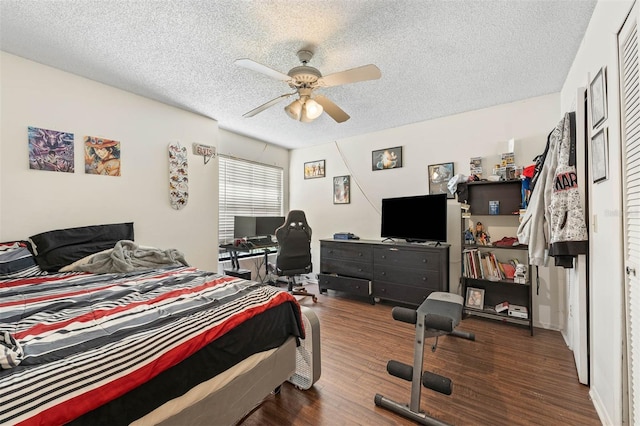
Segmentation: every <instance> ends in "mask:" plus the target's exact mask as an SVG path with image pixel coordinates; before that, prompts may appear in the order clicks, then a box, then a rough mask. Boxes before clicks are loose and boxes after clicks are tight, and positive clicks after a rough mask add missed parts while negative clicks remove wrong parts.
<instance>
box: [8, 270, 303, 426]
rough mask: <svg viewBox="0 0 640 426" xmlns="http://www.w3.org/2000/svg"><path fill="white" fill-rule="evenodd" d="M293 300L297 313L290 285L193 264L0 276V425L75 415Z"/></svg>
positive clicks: (54, 421)
mask: <svg viewBox="0 0 640 426" xmlns="http://www.w3.org/2000/svg"><path fill="white" fill-rule="evenodd" d="M287 302H293V304H294V305H295V306H296V310H297V314H298V316H299V306H298V305H297V303H296V302H295V298H293V297H292V296H291V295H290V294H289V293H287V292H285V291H282V290H280V289H278V288H275V287H271V286H267V285H263V284H259V283H255V282H251V281H245V280H242V279H239V278H234V277H229V276H224V275H217V274H214V273H211V272H205V271H201V270H198V269H195V268H190V267H181V268H168V269H156V270H149V271H145V272H137V273H127V274H86V273H74V274H53V275H49V276H45V277H36V278H27V279H15V280H5V281H0V335H3V336H9V337H10V339H9V340H10V342H5V343H2V339H0V345H4V347H5V348H7V347H9V346H10V345H11V344H12V343H13V344H14V345H15V347H14V349H13V350H14V352H15V353H14V361H13V362H9V363H8V364H10V365H5V369H2V370H0V424H2V425H4V424H25V425H27V424H55V425H57V424H63V423H65V422H68V421H70V420H73V419H74V418H76V417H78V416H80V415H82V414H84V413H86V412H88V411H90V410H93V409H95V408H96V407H98V406H100V405H102V404H104V403H106V402H109V401H111V400H112V399H114V398H117V397H119V396H121V395H123V394H125V393H126V392H128V391H130V390H131V389H133V388H135V387H137V386H139V385H140V384H142V383H144V382H146V381H148V380H149V379H151V378H153V377H154V376H156V375H157V374H158V373H160V372H161V371H164V370H166V369H167V368H169V367H172V366H173V365H175V364H177V363H179V362H180V361H181V360H183V359H184V358H186V357H188V356H190V355H192V354H193V353H195V352H196V351H198V350H199V349H201V348H203V347H204V346H205V345H207V344H208V343H210V342H212V341H214V340H215V339H216V338H218V337H219V336H222V335H224V334H225V333H226V332H227V331H229V330H231V329H232V328H233V327H235V326H236V325H238V324H241V323H242V322H244V321H246V320H248V319H250V318H252V317H254V316H256V315H258V314H260V313H262V312H264V311H266V310H268V309H269V308H270V307H273V306H277V305H280V304H282V303H287ZM13 365H15V366H13ZM7 367H10V368H7Z"/></svg>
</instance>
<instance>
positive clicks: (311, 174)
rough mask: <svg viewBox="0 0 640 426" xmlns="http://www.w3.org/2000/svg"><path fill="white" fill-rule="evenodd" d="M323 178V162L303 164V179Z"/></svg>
mask: <svg viewBox="0 0 640 426" xmlns="http://www.w3.org/2000/svg"><path fill="white" fill-rule="evenodd" d="M324 176H325V172H324V160H316V161H309V162H307V163H304V178H305V179H315V178H323V177H324Z"/></svg>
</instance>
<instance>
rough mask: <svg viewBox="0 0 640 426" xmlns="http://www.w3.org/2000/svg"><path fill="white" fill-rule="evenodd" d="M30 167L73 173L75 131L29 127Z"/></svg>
mask: <svg viewBox="0 0 640 426" xmlns="http://www.w3.org/2000/svg"><path fill="white" fill-rule="evenodd" d="M28 134H29V168H30V169H34V170H49V171H53V172H65V173H73V172H74V171H75V167H74V160H73V133H67V132H61V131H58V130H49V129H41V128H39V127H31V126H29V127H28Z"/></svg>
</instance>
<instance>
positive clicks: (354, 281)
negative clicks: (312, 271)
mask: <svg viewBox="0 0 640 426" xmlns="http://www.w3.org/2000/svg"><path fill="white" fill-rule="evenodd" d="M318 278H319V279H318V286H319V289H320V292H321V293H327V290H328V289H331V290H338V291H343V292H347V293H351V294H355V295H358V296H365V297H369V299H370V301H371V303H374V300H376V299H385V300H392V301H397V302H401V303H405V304H409V305H416V306H417V305H420V304H421V303H422V302H423V301H424V300H425V299H426V298H427V296H429V294H431V292H434V291H449V245H447V244H443V245H438V246H433V245H427V244H416V243H393V242H380V241H372V240H320V274H319V277H318Z"/></svg>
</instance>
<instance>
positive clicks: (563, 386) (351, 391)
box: [240, 285, 601, 426]
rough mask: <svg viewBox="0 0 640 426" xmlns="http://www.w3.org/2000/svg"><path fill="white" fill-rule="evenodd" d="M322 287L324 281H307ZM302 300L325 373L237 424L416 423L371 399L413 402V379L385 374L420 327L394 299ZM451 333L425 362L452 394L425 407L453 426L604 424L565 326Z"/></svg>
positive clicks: (408, 356)
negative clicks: (316, 326)
mask: <svg viewBox="0 0 640 426" xmlns="http://www.w3.org/2000/svg"><path fill="white" fill-rule="evenodd" d="M307 288H308V290H309V291H310V292H315V293H316V294H318V292H317V286H315V285H309V286H307ZM318 298H319V300H318V303H317V304H314V303H313V302H312V301H311V299H310V298H306V299H304V300H302V301H301V302H300V303H301V305H303V306H308V307H310V308H311V309H313V310H314V311H315V313H316V315H317V316H318V318H319V320H320V336H321V354H322V374H321V376H320V379H319V380H318V381H317V382H316V383H315V384H314V386H313V387H312V388H311V389H309V390H306V391H303V390H299V389H296V388H295V387H294V386H293V385H291V384H290V383H285V385H284V386H283V387H282V392H281V393H280V395H271V396H269V397H268V398H267V399H266V400H265V401H264V402H263V403H262V404H261V405H260V406H259V407H257V408H256V409H255V410H254V411H253V412H252V413H251V414H250V415H248V416H247V417H246V418H245V419H243V421H242V422H241V423H240V424H242V425H243V426H250V425H261V426H263V425H331V426H335V425H411V424H414V423H413V422H412V421H410V420H408V419H406V418H404V417H401V416H399V415H397V414H395V413H393V412H391V411H387V410H385V409H383V408H380V407H377V406H376V405H375V404H374V396H375V395H376V393H379V394H381V395H383V396H384V397H386V398H389V399H392V400H394V401H396V402H399V403H401V404H408V403H409V402H410V394H411V383H410V382H407V381H404V380H402V379H399V378H397V377H393V376H391V375H389V374H388V373H387V371H386V365H387V361H389V360H391V359H395V360H397V361H401V362H404V363H406V364H412V363H413V339H414V336H415V329H414V326H412V325H410V324H406V323H402V322H399V321H394V320H393V319H392V317H391V309H392V308H393V306H394V304H392V303H385V302H382V303H378V304H376V305H371V304H369V303H368V302H367V301H366V300H365V299H357V298H353V297H350V296H348V295H346V294H342V293H337V292H333V291H331V290H330V291H329V295H318ZM458 329H459V330H462V331H469V332H473V333H475V335H476V340H475V342H474V341H469V340H465V339H459V338H456V337H452V336H443V337H440V338H439V341H438V347H437V350H436V351H435V352H431V350H430V348H429V346H430V345H431V343H432V342H433V339H429V340H427V341H426V344H427V345H428V346H427V347H425V356H424V369H425V370H429V371H432V372H434V373H438V374H441V375H443V376H446V377H449V378H451V380H452V381H453V393H452V394H451V395H450V396H447V395H443V394H439V393H437V392H434V391H431V390H429V389H426V388H424V387H423V388H422V394H421V402H420V408H421V410H422V411H425V412H426V413H428V414H429V415H431V416H433V417H436V418H438V419H439V420H441V421H444V422H446V423H450V424H453V425H510V426H513V425H581V426H582V425H600V424H601V422H600V420H599V419H598V416H597V414H596V411H595V409H594V407H593V404H592V402H591V400H590V398H589V394H588V393H589V389H588V387H587V386H584V385H582V384H580V383H579V382H578V379H577V375H576V370H575V365H574V361H573V355H572V353H571V352H570V351H569V349H568V348H567V347H566V345H565V343H564V340H563V338H562V336H561V335H560V333H559V332H556V331H550V330H544V329H538V328H536V329H535V332H534V336H533V337H531V336H530V335H529V330H528V329H527V328H524V327H519V326H514V325H509V324H503V323H499V322H495V321H491V320H484V319H479V318H474V317H470V318H467V319H464V320H463V321H462V323H461V325H460V326H459V327H458Z"/></svg>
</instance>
